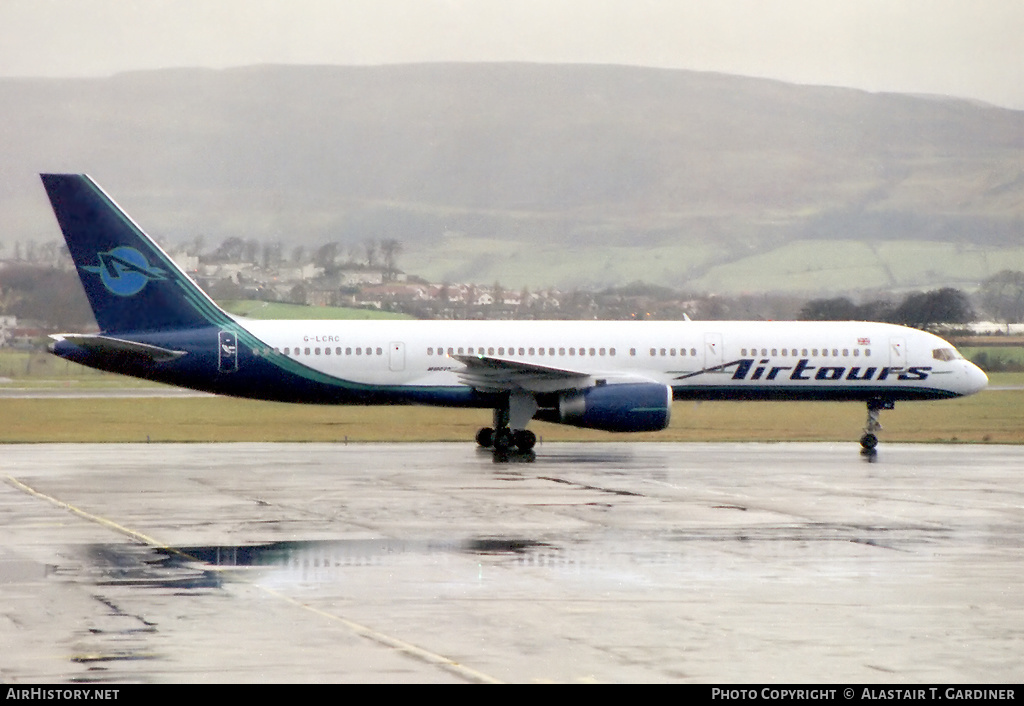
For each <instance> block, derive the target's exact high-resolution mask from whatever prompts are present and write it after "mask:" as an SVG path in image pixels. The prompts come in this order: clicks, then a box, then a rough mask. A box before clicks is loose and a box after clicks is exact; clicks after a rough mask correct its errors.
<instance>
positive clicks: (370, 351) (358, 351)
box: [282, 346, 384, 355]
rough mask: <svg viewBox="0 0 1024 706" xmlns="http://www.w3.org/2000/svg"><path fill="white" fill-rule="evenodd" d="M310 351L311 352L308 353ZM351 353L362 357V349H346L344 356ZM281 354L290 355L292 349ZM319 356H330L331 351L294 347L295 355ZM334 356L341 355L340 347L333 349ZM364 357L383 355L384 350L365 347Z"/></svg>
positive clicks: (328, 349) (286, 349)
mask: <svg viewBox="0 0 1024 706" xmlns="http://www.w3.org/2000/svg"><path fill="white" fill-rule="evenodd" d="M303 351H304V352H303ZM310 351H312V352H310ZM353 351H354V352H355V355H363V349H362V348H346V349H345V353H344V355H353ZM282 353H284V354H285V355H291V354H292V349H291V348H285V349H284V350H283V351H282ZM321 354H322V355H331V349H330V348H324V349H322V350H321V349H320V348H304V349H303V348H299V347H298V346H296V347H295V355H321ZM334 355H342V349H341V348H340V347H338V348H335V349H334ZM366 355H384V349H383V348H372V347H370V346H367V347H366Z"/></svg>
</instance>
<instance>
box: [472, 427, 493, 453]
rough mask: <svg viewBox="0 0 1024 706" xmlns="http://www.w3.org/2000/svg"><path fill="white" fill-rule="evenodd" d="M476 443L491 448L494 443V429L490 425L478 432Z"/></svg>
mask: <svg viewBox="0 0 1024 706" xmlns="http://www.w3.org/2000/svg"><path fill="white" fill-rule="evenodd" d="M476 443H477V444H479V445H480V446H482V447H483V448H485V449H489V448H491V447H492V446H493V445H494V430H493V429H491V428H490V427H484V428H483V429H481V430H480V431H478V432H477V433H476Z"/></svg>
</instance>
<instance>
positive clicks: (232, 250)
mask: <svg viewBox="0 0 1024 706" xmlns="http://www.w3.org/2000/svg"><path fill="white" fill-rule="evenodd" d="M244 254H245V241H244V240H242V239H241V238H239V237H237V236H232V237H230V238H227V239H225V240H224V241H222V242H221V244H220V245H218V246H217V249H216V250H214V251H213V255H212V258H213V260H214V261H215V262H241V261H242V259H243V255H244Z"/></svg>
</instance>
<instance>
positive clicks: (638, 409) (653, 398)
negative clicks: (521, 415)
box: [536, 383, 672, 431]
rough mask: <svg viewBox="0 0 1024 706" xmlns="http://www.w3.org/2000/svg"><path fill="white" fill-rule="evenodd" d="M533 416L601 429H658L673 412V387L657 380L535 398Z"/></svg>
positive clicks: (667, 420)
mask: <svg viewBox="0 0 1024 706" xmlns="http://www.w3.org/2000/svg"><path fill="white" fill-rule="evenodd" d="M538 402H540V403H541V409H540V410H539V411H538V412H537V414H536V418H537V419H540V420H542V421H545V422H555V423H556V424H568V425H570V426H574V427H584V428H586V429H602V430H604V431H661V430H662V429H664V428H665V427H667V426H668V422H669V418H670V417H671V415H672V388H671V387H669V386H668V385H658V384H657V383H623V384H613V385H599V386H597V387H588V388H586V389H583V390H571V391H569V392H562V393H559V394H558V395H557V396H556V397H555V398H554V399H551V400H540V399H539V400H538Z"/></svg>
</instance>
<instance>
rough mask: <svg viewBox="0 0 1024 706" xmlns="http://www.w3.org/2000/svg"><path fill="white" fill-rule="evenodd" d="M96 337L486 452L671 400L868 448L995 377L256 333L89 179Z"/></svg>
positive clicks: (630, 420) (836, 357)
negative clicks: (475, 425)
mask: <svg viewBox="0 0 1024 706" xmlns="http://www.w3.org/2000/svg"><path fill="white" fill-rule="evenodd" d="M42 180H43V185H44V186H45V188H46V192H47V194H48V195H49V197H50V202H51V203H52V205H53V210H54V213H55V214H56V216H57V221H58V222H59V223H60V227H61V230H62V231H63V232H64V238H65V240H67V244H68V249H69V250H70V252H71V256H72V258H73V259H74V262H75V265H76V267H77V268H78V275H79V277H80V278H81V280H82V285H83V286H84V287H85V293H86V295H87V296H88V298H89V303H90V304H91V306H92V310H93V313H94V314H95V317H96V323H97V324H98V325H99V328H100V333H98V334H74V333H66V334H60V335H55V336H53V342H52V343H51V344H50V350H51V351H52V352H53V353H54V354H56V355H58V356H60V357H61V358H66V359H67V360H71V361H74V362H76V363H81V364H82V365H87V366H90V367H93V368H99V369H101V370H108V371H112V372H116V373H121V374H124V375H132V376H135V377H140V378H146V379H149V380H156V381H159V382H163V383H168V384H171V385H177V386H181V387H187V388H192V389H195V390H204V391H208V392H213V393H217V394H222V395H233V396H237V397H250V398H256V399H263V400H278V401H283V402H305V403H312V404H349V405H398V404H419V405H433V406H436V407H476V408H484V409H493V410H494V413H493V414H494V416H493V419H494V422H493V426H492V427H489V428H485V429H481V430H480V431H479V432H478V433H477V437H476V440H477V442H478V443H479V444H480V445H481V446H484V447H493V448H495V449H496V450H498V451H508V450H510V449H516V448H517V449H520V450H529V449H531V448H532V447H533V445H534V444H535V442H536V437H535V435H534V434H533V433H532V432H530V431H529V430H527V425H528V424H529V422H530V421H531V420H532V419H540V420H543V421H546V422H554V423H556V424H569V425H572V426H577V427H586V428H590V429H603V430H606V431H612V432H636V431H659V430H661V429H664V428H665V427H667V426H668V423H669V416H670V414H671V410H672V401H673V400H688V399H689V400H843V401H857V402H861V403H864V404H866V405H867V411H868V418H867V424H866V427H865V429H864V433H863V436H862V437H861V445H862V447H863V448H864V449H865V452H866V453H870V452H872V451H873V450H874V448H875V446H876V444H877V443H878V437H877V432H878V430H879V429H880V428H881V427H880V425H879V423H878V415H879V411H880V410H882V409H891V408H892V407H893V405H894V404H895V402H897V401H902V400H933V399H943V398H952V397H961V396H964V395H971V394H974V393H976V392H978V391H979V390H981V389H983V388H984V387H985V385H986V384H987V383H988V379H987V378H986V377H985V374H984V373H983V372H982V371H981V370H980V369H979V368H977V367H976V366H974V365H973V364H972V363H970V362H968V361H967V360H964V359H963V357H962V356H961V355H960V354H959V353H958V352H957V351H956V349H954V348H953V346H952V345H950V344H949V343H947V342H946V341H944V340H942V339H941V338H939V337H937V336H934V335H932V334H930V333H925V332H923V331H918V330H915V329H911V328H905V327H902V326H894V325H892V324H881V323H869V322H861V321H846V322H798V321H789V322H783V321H780V322H755V321H689V320H687V321H675V322H655V321H624V322H619V321H258V320H252V319H246V318H242V317H238V316H232V315H230V314H228V313H227V312H225V311H224V310H222V309H221V308H220V307H218V306H217V305H216V304H215V303H214V302H213V300H212V299H210V298H209V297H208V296H207V295H206V294H205V293H204V292H203V291H202V290H201V289H200V288H199V287H198V286H197V285H196V284H195V283H194V282H193V281H192V280H191V279H190V278H189V277H188V276H187V275H186V274H185V273H184V272H183V271H182V270H181V269H180V268H179V267H178V266H177V265H176V264H175V263H174V262H173V261H172V260H171V258H170V257H168V256H167V254H166V253H165V252H164V251H163V250H162V249H161V248H160V247H159V246H158V245H157V244H156V243H155V242H153V240H152V239H151V238H150V237H149V236H147V235H146V234H145V233H144V232H143V231H142V229H141V228H139V226H138V225H136V224H135V222H134V221H132V220H131V218H129V217H128V216H127V215H126V214H125V212H124V211H123V210H121V208H120V207H118V206H117V204H115V203H114V201H113V200H112V199H111V198H110V197H109V196H108V195H107V194H106V193H105V192H104V191H103V190H102V189H101V188H100V187H99V186H98V185H97V184H96V182H94V181H93V180H92V179H91V178H90V177H88V176H86V175H80V174H43V175H42Z"/></svg>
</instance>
